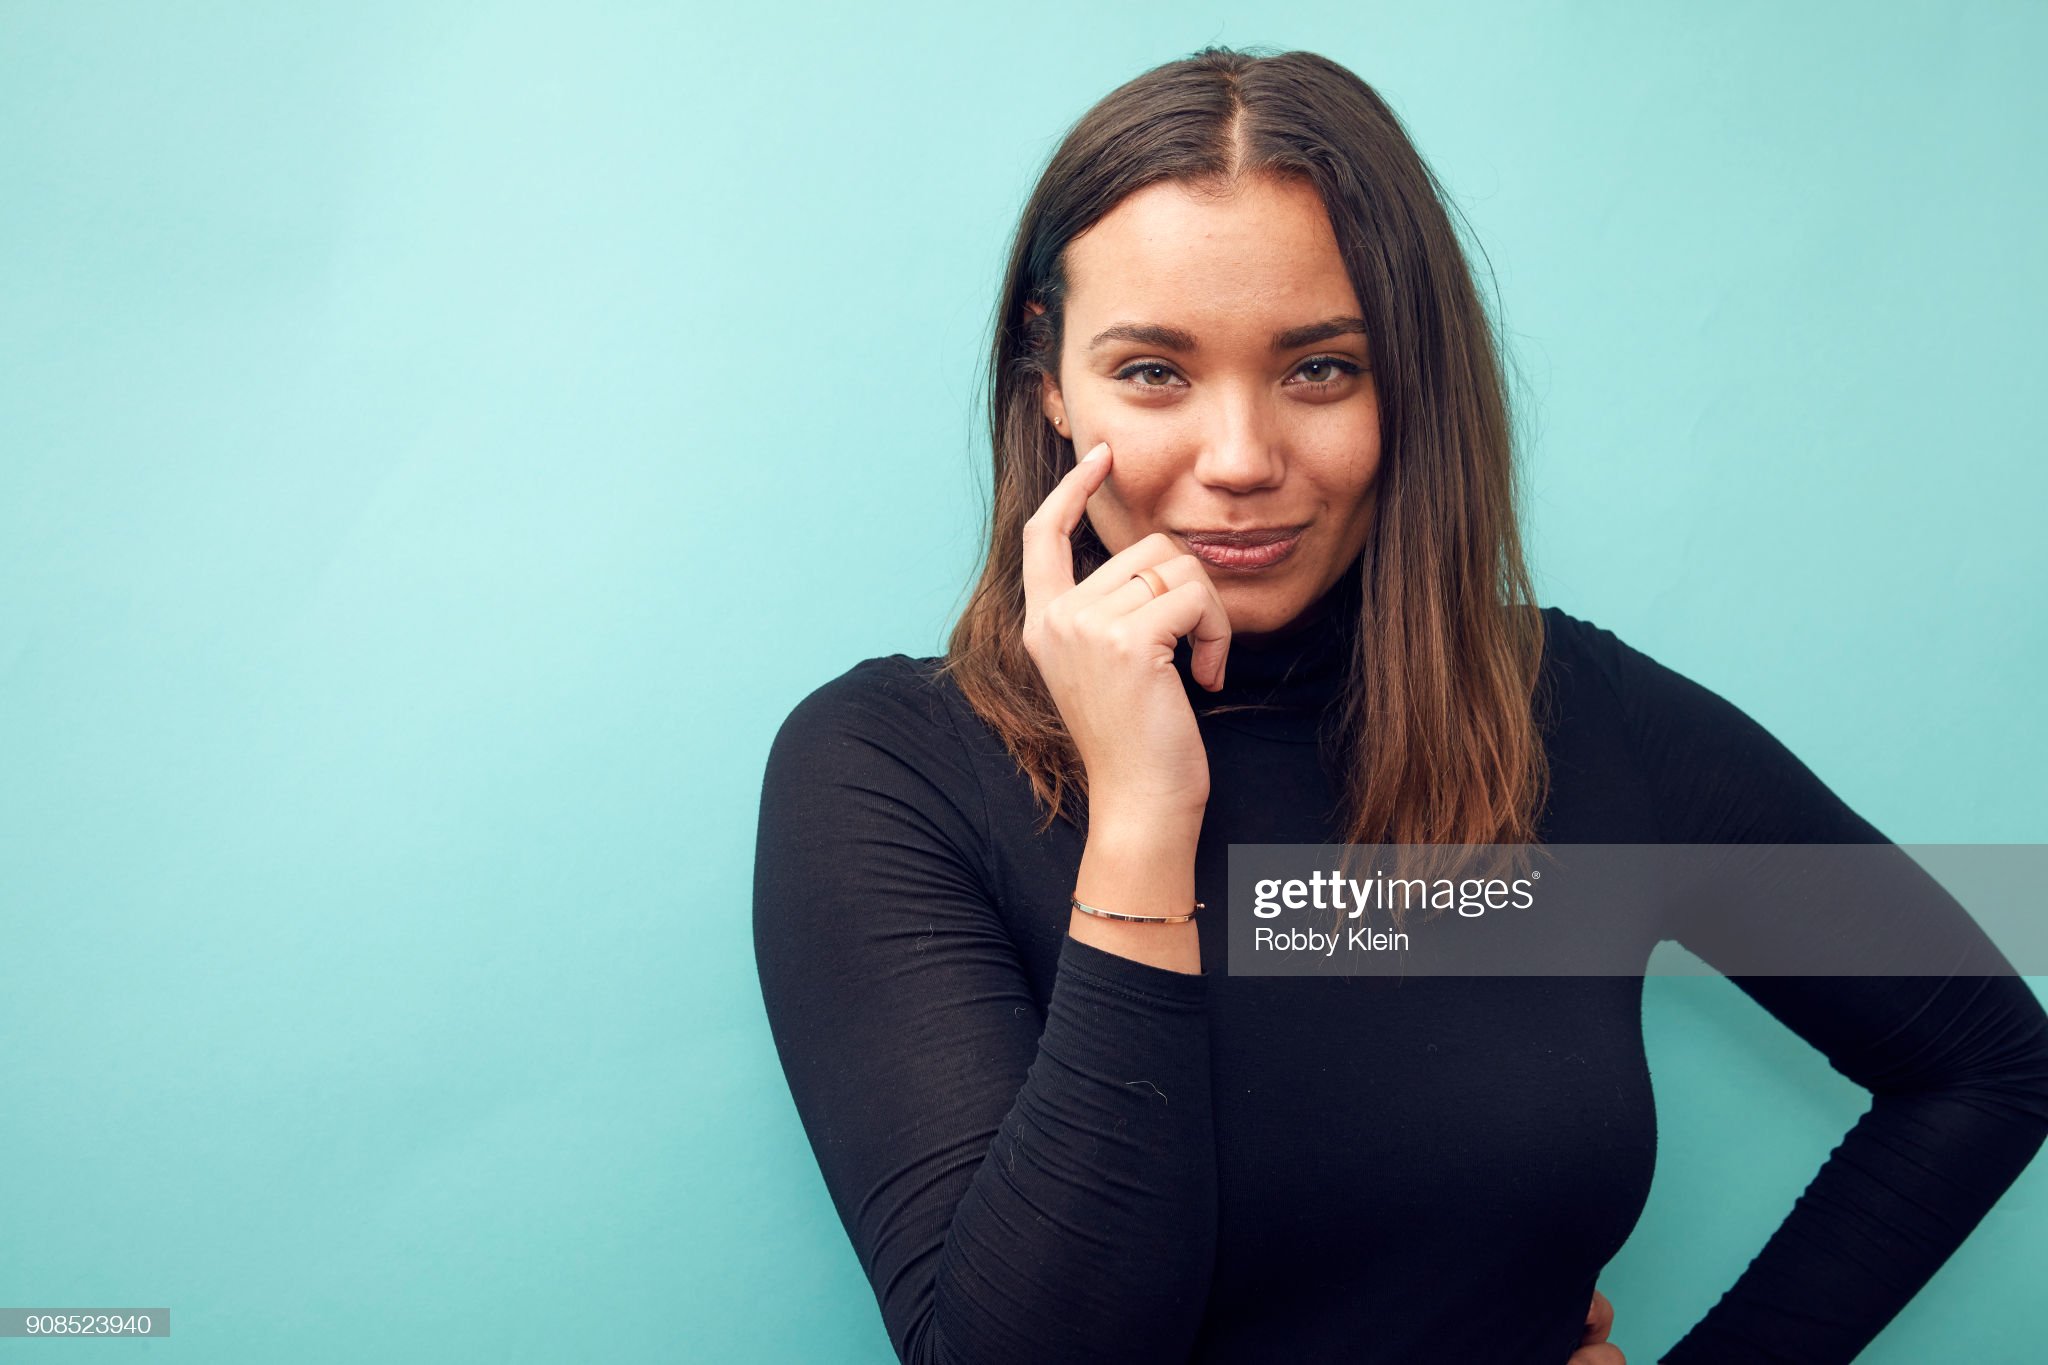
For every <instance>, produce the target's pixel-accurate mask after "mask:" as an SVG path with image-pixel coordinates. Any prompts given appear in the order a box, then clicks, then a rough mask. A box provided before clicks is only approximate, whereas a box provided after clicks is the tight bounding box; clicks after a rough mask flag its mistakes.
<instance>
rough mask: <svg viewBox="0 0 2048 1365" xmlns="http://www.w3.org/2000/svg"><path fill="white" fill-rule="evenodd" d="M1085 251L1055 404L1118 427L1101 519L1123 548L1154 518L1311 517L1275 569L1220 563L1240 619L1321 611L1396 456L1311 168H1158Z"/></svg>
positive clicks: (1178, 534) (1248, 520) (1084, 434)
mask: <svg viewBox="0 0 2048 1365" xmlns="http://www.w3.org/2000/svg"><path fill="white" fill-rule="evenodd" d="M1066 269H1067V280H1068V291H1067V316H1066V324H1065V327H1064V329H1063V330H1064V338H1063V340H1062V343H1061V344H1062V349H1061V352H1060V357H1059V379H1058V382H1056V383H1054V382H1048V383H1047V384H1046V385H1045V387H1044V392H1043V406H1044V411H1045V416H1046V420H1047V421H1050V422H1054V423H1055V424H1056V425H1057V426H1058V427H1059V429H1060V430H1061V431H1062V432H1063V433H1064V434H1065V435H1066V436H1068V437H1069V438H1070V439H1071V440H1072V441H1073V443H1074V449H1075V450H1077V451H1086V450H1088V449H1089V448H1090V447H1092V446H1094V445H1095V444H1096V443H1097V442H1098V441H1107V442H1109V446H1110V452H1111V459H1112V463H1111V468H1110V475H1109V478H1108V479H1107V480H1106V481H1105V482H1104V483H1103V485H1102V487H1101V488H1100V489H1098V490H1097V491H1096V493H1095V496H1094V497H1092V498H1091V499H1089V502H1088V520H1089V523H1090V525H1091V526H1092V527H1093V528H1094V530H1095V533H1096V535H1097V536H1098V537H1100V538H1101V540H1102V543H1103V545H1104V546H1105V547H1107V548H1108V549H1109V551H1110V552H1111V553H1112V554H1114V553H1116V552H1117V551H1119V550H1122V549H1124V548H1126V547H1128V546H1130V545H1132V544H1134V543H1136V542H1137V541H1139V540H1142V539H1143V538H1144V537H1145V536H1147V535H1150V534H1151V533H1153V532H1154V531H1163V532H1165V533H1166V534H1167V535H1169V536H1171V537H1172V538H1173V540H1174V542H1175V543H1176V544H1178V545H1179V546H1180V547H1181V548H1182V549H1183V550H1190V549H1192V548H1193V546H1192V544H1191V543H1190V541H1189V540H1188V539H1187V536H1188V534H1189V533H1198V532H1202V531H1239V530H1254V529H1266V528H1273V527H1297V526H1299V527H1304V528H1305V529H1304V530H1303V531H1302V533H1301V535H1300V538H1299V540H1298V541H1296V543H1295V545H1294V548H1293V550H1292V551H1291V552H1290V553H1289V554H1288V555H1287V557H1286V558H1284V559H1283V560H1281V561H1280V562H1279V563H1277V564H1275V565H1273V566H1271V567H1268V568H1258V569H1253V568H1242V567H1234V566H1230V565H1221V564H1218V563H1213V562H1205V568H1206V570H1207V572H1208V574H1209V577H1210V579H1211V580H1212V581H1213V582H1214V583H1215V585H1216V589H1217V592H1218V594H1219V595H1220V596H1221V597H1222V599H1223V606H1224V610H1225V611H1226V612H1227V613H1228V614H1229V617H1230V623H1231V629H1232V632H1233V633H1234V634H1238V635H1248V636H1258V635H1263V634H1269V633H1272V632H1275V631H1281V630H1283V629H1284V628H1286V627H1288V626H1290V625H1299V623H1300V621H1302V620H1306V619H1308V614H1309V609H1310V608H1312V607H1313V606H1314V605H1315V604H1316V603H1317V602H1318V600H1319V599H1320V598H1321V597H1322V596H1323V594H1324V593H1325V592H1327V591H1328V590H1329V589H1330V588H1331V587H1332V586H1333V585H1334V584H1335V583H1336V582H1337V579H1338V577H1339V576H1340V575H1342V574H1344V573H1346V572H1348V571H1349V570H1350V569H1351V566H1352V564H1353V562H1354V561H1355V560H1356V559H1357V557H1358V555H1359V552H1360V551H1361V550H1363V549H1364V548H1365V542H1366V538H1367V535H1368V532H1369V530H1370V528H1371V524H1372V515H1373V506H1374V498H1375V493H1374V478H1375V476H1376V475H1377V474H1378V472H1379V458H1380V421H1379V403H1378V399H1377V396H1376V394H1375V391H1374V388H1373V380H1372V372H1371V369H1370V367H1369V365H1370V353H1369V351H1368V349H1367V345H1366V337H1365V335H1364V332H1363V323H1362V321H1360V320H1359V319H1360V315H1361V311H1362V310H1361V309H1360V308H1359V305H1358V297H1357V294H1356V293H1355V292H1354V291H1353V290H1352V288H1351V279H1350V276H1348V275H1347V274H1346V273H1345V270H1344V262H1343V258H1342V256H1341V255H1340V254H1339V253H1338V250H1337V239H1336V235H1335V233H1334V232H1333V231H1332V230H1331V227H1330V220H1329V215H1328V214H1327V213H1326V212H1325V210H1324V208H1323V204H1322V200H1321V199H1320V198H1319V197H1318V196H1317V195H1316V192H1315V191H1314V190H1313V189H1312V188H1310V187H1309V186H1307V185H1305V184H1301V183H1299V182H1291V183H1274V182H1270V181H1254V182H1252V183H1251V184H1250V185H1248V186H1246V187H1245V188H1244V189H1243V190H1241V191H1240V192H1239V193H1238V194H1236V195H1235V196H1234V197H1232V198H1229V199H1220V200H1217V199H1204V198H1200V197H1197V196H1195V195H1193V194H1190V193H1189V192H1188V191H1187V190H1185V189H1183V188H1182V187H1181V186H1180V185H1178V184H1174V183H1170V182H1165V183H1160V184H1155V185H1150V186H1147V187H1146V188H1145V189H1142V190H1139V191H1137V192H1136V193H1134V194H1132V195H1130V196H1129V197H1128V198H1126V199H1125V200H1124V201H1123V202H1122V203H1120V204H1119V205H1117V207H1116V208H1115V209H1114V210H1112V211H1111V212H1110V213H1109V214H1108V216H1106V217H1105V218H1103V219H1102V220H1101V221H1100V222H1098V223H1096V224H1095V225H1094V226H1093V227H1091V228H1090V229H1089V230H1088V231H1087V232H1085V233H1083V234H1082V235H1081V236H1079V237H1077V238H1075V239H1074V240H1073V241H1072V242H1071V243H1069V244H1068V247H1067V253H1066ZM1323 324H1330V325H1329V326H1324V325H1323ZM1290 333H1292V334H1294V335H1289V334H1290Z"/></svg>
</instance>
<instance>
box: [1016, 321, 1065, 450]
mask: <svg viewBox="0 0 2048 1365" xmlns="http://www.w3.org/2000/svg"><path fill="white" fill-rule="evenodd" d="M1024 312H1025V314H1026V315H1027V316H1029V317H1034V318H1035V317H1039V316H1040V315H1042V314H1043V313H1044V312H1045V305H1044V304H1042V303H1040V302H1039V301H1038V300H1037V299H1026V300H1025V301H1024ZM1038 392H1039V397H1038V408H1039V411H1040V412H1042V413H1044V414H1045V420H1046V421H1048V422H1051V423H1052V424H1053V426H1055V427H1060V426H1061V425H1062V424H1064V423H1065V421H1066V419H1067V408H1066V403H1065V402H1064V401H1063V400H1062V399H1061V397H1060V385H1059V381H1058V380H1057V379H1055V378H1053V377H1052V376H1051V375H1049V374H1047V375H1041V376H1040V378H1039V386H1038Z"/></svg>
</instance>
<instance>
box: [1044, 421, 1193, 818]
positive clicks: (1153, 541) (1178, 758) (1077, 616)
mask: <svg viewBox="0 0 2048 1365" xmlns="http://www.w3.org/2000/svg"><path fill="white" fill-rule="evenodd" d="M1110 462H1111V457H1110V453H1109V446H1108V443H1107V442H1104V443H1101V444H1098V445H1097V446H1096V447H1095V448H1094V450H1092V451H1090V452H1089V455H1088V456H1087V457H1084V458H1083V459H1082V460H1081V461H1080V462H1079V463H1077V464H1076V465H1075V466H1074V468H1072V469H1070V470H1068V471H1067V473H1066V475H1065V477H1063V478H1062V479H1061V480H1060V481H1059V483H1058V484H1057V485H1055V486H1054V488H1053V490H1052V492H1051V493H1050V494H1049V495H1047V497H1046V499H1045V501H1044V502H1043V503H1042V504H1040V505H1039V508H1038V510H1037V511H1036V512H1035V513H1033V514H1032V516H1031V518H1030V520H1028V521H1026V522H1025V523H1024V636H1023V644H1024V649H1025V651H1026V652H1027V653H1028V654H1030V656H1031V658H1032V661H1033V662H1034V663H1036V664H1037V665H1038V671H1039V674H1040V676H1042V677H1043V678H1044V679H1045V685H1046V690H1047V691H1048V692H1049V693H1050V694H1051V695H1052V699H1053V702H1054V704H1055V705H1056V706H1058V708H1059V712H1060V717H1061V719H1063V720H1064V721H1065V722H1066V725H1067V731H1068V733H1069V734H1070V735H1072V737H1073V740H1074V747H1075V749H1076V750H1077V751H1078V752H1079V753H1080V756H1081V763H1082V766H1083V767H1085V768H1086V769H1087V772H1088V803H1089V806H1090V808H1091V810H1093V811H1098V812H1099V811H1101V810H1103V809H1105V808H1110V807H1113V808H1115V809H1116V810H1119V811H1132V810H1135V811H1141V812H1144V813H1145V814H1146V815H1148V816H1156V815H1162V814H1184V815H1191V816H1193V817H1195V818H1196V820H1197V821H1199V818H1200V816H1201V813H1202V811H1203V810H1204V809H1206V808H1207V806H1208V803H1209V756H1208V751H1207V750H1206V749H1204V748H1203V747H1202V735H1201V731H1200V729H1199V728H1198V727H1197V726H1196V724H1195V713H1194V708H1192V707H1191V706H1189V705H1188V699H1187V693H1186V691H1185V690H1184V689H1183V688H1182V687H1181V682H1180V674H1179V673H1178V672H1177V671H1175V669H1174V666H1173V652H1174V646H1175V645H1176V643H1177V642H1178V641H1179V639H1180V637H1181V636H1183V635H1192V636H1193V637H1194V639H1193V657H1192V659H1191V661H1190V667H1191V672H1192V673H1193V675H1194V678H1195V681H1197V682H1199V683H1201V684H1202V685H1203V686H1204V687H1207V688H1209V689H1210V690H1211V691H1214V690H1216V689H1217V688H1219V687H1221V686H1222V685H1223V664H1224V659H1225V657H1226V656H1227V655H1228V653H1229V650H1230V621H1229V618H1228V617H1227V616H1226V615H1225V613H1224V610H1223V600H1222V598H1221V597H1220V596H1218V595H1217V592H1216V585H1215V584H1214V583H1213V582H1212V581H1211V580H1210V578H1209V571H1208V569H1207V568H1206V567H1204V565H1203V564H1202V561H1201V560H1199V559H1197V558H1196V557H1195V556H1194V555H1192V554H1188V553H1186V552H1184V551H1182V550H1181V549H1180V548H1179V547H1178V546H1176V545H1175V544H1174V542H1173V540H1172V539H1171V538H1170V537H1168V536H1166V535H1164V534H1162V533H1158V532H1155V533H1154V534H1152V535H1149V536H1146V537H1145V538H1144V539H1143V540H1140V541H1138V542H1137V543H1136V544H1134V545H1132V546H1130V547H1129V548H1128V549H1125V550H1123V551H1121V552H1119V553H1118V554H1115V555H1113V556H1111V557H1110V558H1109V559H1108V560H1107V561H1106V562H1105V563H1104V564H1103V565H1102V567H1100V568H1098V569H1097V570H1096V571H1095V572H1094V573H1091V574H1089V575H1088V577H1087V579H1086V580H1085V581H1083V582H1081V583H1078V584H1077V583H1075V582H1074V554H1073V542H1072V540H1071V539H1070V537H1071V536H1072V535H1073V531H1074V528H1075V527H1076V526H1078V525H1079V524H1080V521H1081V516H1082V514H1083V513H1084V512H1085V511H1086V509H1087V506H1088V499H1089V498H1090V497H1091V496H1092V495H1093V494H1094V493H1095V490H1096V489H1098V488H1099V487H1101V486H1102V481H1103V480H1104V479H1105V478H1107V477H1108V474H1109V467H1110ZM1145 569H1155V570H1157V571H1158V574H1159V577H1160V578H1161V579H1163V580H1164V581H1165V583H1166V587H1167V591H1165V592H1163V593H1161V594H1159V595H1158V596H1157V597H1154V596H1153V593H1152V588H1151V586H1150V585H1149V584H1148V583H1146V581H1145V580H1144V579H1142V578H1139V577H1137V576H1136V575H1137V574H1139V573H1140V572H1142V571H1143V570H1145Z"/></svg>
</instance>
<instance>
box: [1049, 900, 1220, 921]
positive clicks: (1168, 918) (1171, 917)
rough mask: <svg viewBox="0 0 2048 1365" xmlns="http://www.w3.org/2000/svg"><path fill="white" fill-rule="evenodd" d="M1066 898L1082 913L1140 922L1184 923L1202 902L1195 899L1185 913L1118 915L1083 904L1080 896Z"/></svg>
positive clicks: (1111, 911)
mask: <svg viewBox="0 0 2048 1365" xmlns="http://www.w3.org/2000/svg"><path fill="white" fill-rule="evenodd" d="M1067 899H1068V903H1069V904H1071V905H1072V906H1073V907H1074V908H1075V909H1076V910H1079V911H1080V912H1081V913H1082V914H1084V915H1100V916H1101V917H1102V918H1104V919H1122V920H1132V921H1135V922H1137V923H1140V924H1186V923H1187V922H1188V921H1189V920H1191V919H1193V918H1194V917H1195V910H1199V909H1201V908H1202V903H1201V902H1200V901H1196V902H1195V910H1190V911H1188V913H1186V914H1185V915H1119V914H1118V913H1117V912H1116V911H1114V910H1100V909H1097V908H1096V907H1095V906H1092V905H1083V904H1081V901H1080V898H1079V897H1076V896H1070V897H1068V898H1067Z"/></svg>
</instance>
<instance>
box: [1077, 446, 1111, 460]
mask: <svg viewBox="0 0 2048 1365" xmlns="http://www.w3.org/2000/svg"><path fill="white" fill-rule="evenodd" d="M1107 454H1109V442H1107V441H1097V442H1096V443H1095V449H1093V450H1091V451H1089V452H1088V453H1087V454H1086V455H1083V456H1082V457H1081V463H1082V464H1086V463H1088V462H1089V461H1090V460H1099V459H1101V458H1102V457H1103V456H1105V455H1107Z"/></svg>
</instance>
